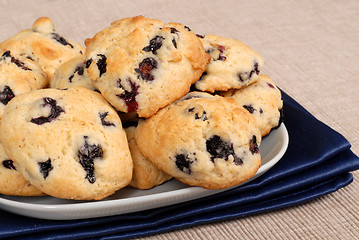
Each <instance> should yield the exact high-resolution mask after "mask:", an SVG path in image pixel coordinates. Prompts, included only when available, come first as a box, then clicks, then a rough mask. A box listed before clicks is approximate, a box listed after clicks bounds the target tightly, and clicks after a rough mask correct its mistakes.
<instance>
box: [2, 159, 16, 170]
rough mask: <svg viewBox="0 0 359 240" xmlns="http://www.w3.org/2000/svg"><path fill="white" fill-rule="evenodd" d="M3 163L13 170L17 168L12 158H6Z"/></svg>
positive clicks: (5, 166)
mask: <svg viewBox="0 0 359 240" xmlns="http://www.w3.org/2000/svg"><path fill="white" fill-rule="evenodd" d="M2 165H3V166H4V168H7V169H10V170H11V169H12V170H16V168H15V166H14V162H13V161H12V160H10V159H9V160H4V161H3V162H2Z"/></svg>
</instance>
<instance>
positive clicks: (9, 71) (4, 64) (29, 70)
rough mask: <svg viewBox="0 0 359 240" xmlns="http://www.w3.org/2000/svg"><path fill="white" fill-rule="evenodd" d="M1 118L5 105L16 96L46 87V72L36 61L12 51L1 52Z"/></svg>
mask: <svg viewBox="0 0 359 240" xmlns="http://www.w3.org/2000/svg"><path fill="white" fill-rule="evenodd" d="M0 54H1V57H0V119H1V116H2V114H3V112H4V108H5V106H6V105H7V104H8V102H9V101H10V100H11V99H12V98H14V97H15V96H17V95H19V94H21V93H25V92H30V91H33V90H37V89H41V88H43V87H45V85H46V83H47V77H46V73H45V72H44V71H42V69H41V67H40V66H39V65H38V64H37V63H35V62H34V61H32V60H30V59H27V58H24V57H21V56H15V55H13V54H12V53H11V52H10V51H5V52H3V53H0Z"/></svg>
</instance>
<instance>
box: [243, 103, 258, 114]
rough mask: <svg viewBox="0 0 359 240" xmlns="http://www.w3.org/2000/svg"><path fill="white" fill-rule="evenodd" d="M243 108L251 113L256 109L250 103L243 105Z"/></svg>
mask: <svg viewBox="0 0 359 240" xmlns="http://www.w3.org/2000/svg"><path fill="white" fill-rule="evenodd" d="M243 107H244V108H245V109H247V111H248V112H250V113H253V112H254V111H255V110H256V109H255V108H254V107H253V106H252V105H251V104H250V105H243Z"/></svg>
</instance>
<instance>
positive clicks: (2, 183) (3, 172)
mask: <svg viewBox="0 0 359 240" xmlns="http://www.w3.org/2000/svg"><path fill="white" fill-rule="evenodd" d="M0 194H6V195H15V196H41V195H44V193H43V192H41V191H40V190H38V189H37V188H35V187H34V186H32V185H31V184H30V183H29V181H27V180H26V179H25V178H24V177H23V176H22V174H21V173H20V171H19V167H18V165H17V163H16V162H14V161H13V160H11V159H10V158H9V157H8V155H7V154H6V152H5V149H4V147H3V145H2V144H0Z"/></svg>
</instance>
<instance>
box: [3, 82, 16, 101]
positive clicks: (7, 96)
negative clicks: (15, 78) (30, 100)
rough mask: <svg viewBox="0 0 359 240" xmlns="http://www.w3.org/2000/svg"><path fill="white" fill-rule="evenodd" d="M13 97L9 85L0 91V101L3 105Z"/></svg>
mask: <svg viewBox="0 0 359 240" xmlns="http://www.w3.org/2000/svg"><path fill="white" fill-rule="evenodd" d="M14 97H15V94H14V92H13V91H12V90H11V88H10V87H9V86H5V87H4V89H3V90H2V91H1V92H0V102H1V103H2V104H4V105H6V104H7V103H8V102H9V101H10V100H11V99H13V98H14Z"/></svg>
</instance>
